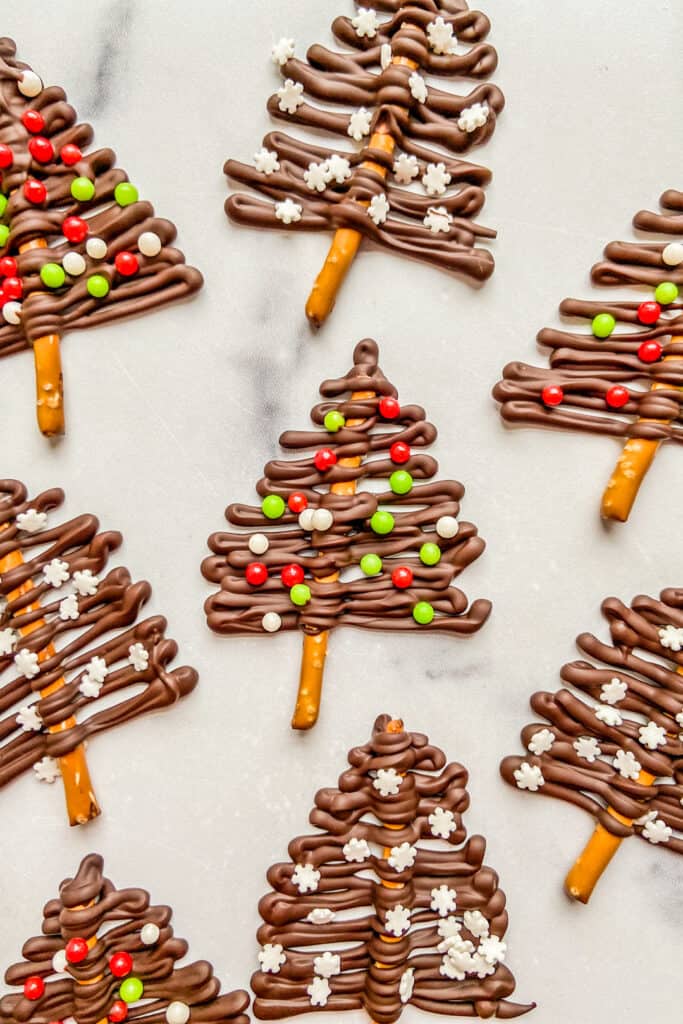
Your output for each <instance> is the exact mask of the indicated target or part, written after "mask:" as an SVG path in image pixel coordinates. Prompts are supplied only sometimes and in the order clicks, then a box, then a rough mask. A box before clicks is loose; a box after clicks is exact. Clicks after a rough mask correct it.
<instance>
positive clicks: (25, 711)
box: [16, 704, 43, 732]
mask: <svg viewBox="0 0 683 1024" xmlns="http://www.w3.org/2000/svg"><path fill="white" fill-rule="evenodd" d="M16 723H17V725H20V726H21V728H22V729H23V731H24V732H40V730H41V729H42V728H43V720H42V718H41V717H40V715H39V714H38V709H37V707H36V705H35V704H27V705H26V707H23V708H20V709H19V714H18V715H17V717H16Z"/></svg>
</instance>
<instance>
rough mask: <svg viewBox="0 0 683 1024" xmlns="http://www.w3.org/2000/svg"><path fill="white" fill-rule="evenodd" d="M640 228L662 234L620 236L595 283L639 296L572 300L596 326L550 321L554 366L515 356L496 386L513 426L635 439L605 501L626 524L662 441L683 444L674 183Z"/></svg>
mask: <svg viewBox="0 0 683 1024" xmlns="http://www.w3.org/2000/svg"><path fill="white" fill-rule="evenodd" d="M633 225H634V227H635V228H636V229H638V231H640V232H643V233H648V234H651V235H658V236H660V237H659V239H658V240H657V241H654V240H650V241H647V240H645V239H644V238H642V237H641V238H638V240H637V241H631V242H610V244H609V245H608V246H606V248H605V253H604V259H603V261H602V262H600V263H597V264H596V265H595V266H594V267H593V269H592V270H591V281H592V282H593V284H596V285H602V286H607V287H612V288H624V287H632V288H634V294H633V296H632V297H630V298H611V299H609V300H596V299H590V300H589V299H564V301H563V302H562V303H561V304H560V313H562V315H563V316H566V317H571V318H572V319H576V318H580V319H583V320H586V321H588V329H587V330H577V329H574V328H573V329H571V330H556V329H554V328H550V327H546V328H544V329H543V330H542V331H541V332H540V333H539V335H538V340H539V342H540V344H541V345H544V346H546V347H548V348H550V349H551V355H550V367H549V368H548V369H545V368H543V367H537V366H527V365H526V364H525V363H508V365H507V366H506V367H505V369H504V371H503V380H502V381H499V383H498V384H496V386H495V388H494V390H493V395H494V397H495V398H496V399H497V401H499V402H500V403H501V404H502V408H501V414H502V416H503V419H504V420H506V421H507V422H508V423H512V424H529V425H531V426H541V427H556V428H560V429H564V430H583V431H587V432H589V433H592V434H601V435H609V436H611V437H616V438H620V439H622V438H626V439H627V440H626V444H625V445H624V450H623V452H622V454H621V456H620V458H619V460H618V462H617V466H616V469H615V470H614V473H613V474H612V477H611V479H610V481H609V483H608V485H607V488H606V490H605V493H604V496H603V499H602V507H601V512H602V515H603V517H604V518H605V519H613V520H617V521H619V522H625V521H626V520H627V519H628V516H629V513H630V511H631V508H632V506H633V503H634V501H635V499H636V496H637V494H638V489H639V488H640V485H641V483H642V481H643V479H644V477H645V474H646V473H647V471H648V469H649V468H650V465H651V464H652V461H653V459H654V457H655V455H656V453H657V450H658V448H659V446H660V445H661V444H664V443H668V442H677V443H679V444H680V443H681V442H683V419H682V416H681V409H682V407H683V303H682V302H681V299H680V295H679V290H680V287H681V285H683V192H677V191H675V190H674V189H669V191H667V192H665V193H664V194H663V195H662V197H661V212H659V213H651V212H648V211H646V210H641V212H640V213H637V214H636V215H635V217H634V218H633ZM672 236H674V238H675V240H673V241H672ZM636 287H638V288H639V291H640V294H639V295H638V294H636V293H635V288H636ZM643 289H645V290H646V292H647V295H645V296H643V294H642V292H643Z"/></svg>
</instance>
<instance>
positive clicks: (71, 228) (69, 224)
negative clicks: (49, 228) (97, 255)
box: [62, 217, 88, 245]
mask: <svg viewBox="0 0 683 1024" xmlns="http://www.w3.org/2000/svg"><path fill="white" fill-rule="evenodd" d="M62 232H63V234H64V237H65V238H66V240H67V242H71V244H72V245H77V244H78V243H79V242H84V241H85V240H86V238H87V237H88V222H87V221H85V220H83V218H82V217H67V218H66V220H64V221H63V222H62Z"/></svg>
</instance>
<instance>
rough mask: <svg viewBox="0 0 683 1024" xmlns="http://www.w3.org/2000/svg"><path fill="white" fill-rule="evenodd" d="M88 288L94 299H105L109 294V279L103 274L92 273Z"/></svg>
mask: <svg viewBox="0 0 683 1024" xmlns="http://www.w3.org/2000/svg"><path fill="white" fill-rule="evenodd" d="M86 288H87V289H88V294H89V295H92V297H93V298H94V299H103V298H104V297H105V295H108V294H109V281H107V279H106V277H103V276H102V274H91V275H90V277H89V278H88V281H87V284H86Z"/></svg>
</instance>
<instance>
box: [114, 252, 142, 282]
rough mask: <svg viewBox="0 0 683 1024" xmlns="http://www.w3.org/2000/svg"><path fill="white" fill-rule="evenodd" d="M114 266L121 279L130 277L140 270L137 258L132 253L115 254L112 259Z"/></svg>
mask: <svg viewBox="0 0 683 1024" xmlns="http://www.w3.org/2000/svg"><path fill="white" fill-rule="evenodd" d="M114 266H115V267H116V269H117V270H118V272H119V274H121V276H122V277H132V276H133V274H137V272H138V270H139V269H140V264H139V263H138V258H137V256H136V255H135V253H132V252H117V254H116V256H115V257H114Z"/></svg>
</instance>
